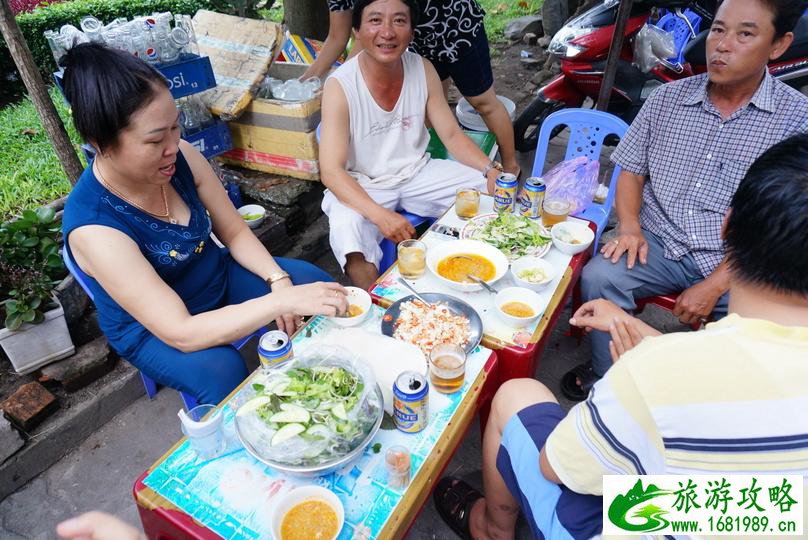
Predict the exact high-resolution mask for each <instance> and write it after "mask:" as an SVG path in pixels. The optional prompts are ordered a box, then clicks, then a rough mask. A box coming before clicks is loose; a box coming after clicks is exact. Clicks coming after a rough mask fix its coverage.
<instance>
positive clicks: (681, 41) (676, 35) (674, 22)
mask: <svg viewBox="0 0 808 540" xmlns="http://www.w3.org/2000/svg"><path fill="white" fill-rule="evenodd" d="M662 11H663V13H664V15H662V17H660V18H659V20H658V21H657V22H656V24H655V25H654V26H657V27H659V28H661V29H662V30H665V31H666V32H673V43H674V46H675V47H676V53H675V55H674V56H672V57H670V58H668V59H667V60H668V62H670V63H671V64H673V65H674V67H676V68H678V70H680V71H681V69H682V64H683V62H684V55H685V45H687V43H688V42H689V41H690V40H691V39H693V38H695V37H696V35H697V34H698V33H699V30H700V28H701V17H700V16H699V15H697V14H696V13H694V12H693V11H691V10H689V9H685V10H684V11H682V15H684V17H685V18H686V19H687V21H688V22H689V23H690V26H688V24H687V23H686V22H685V21H684V20H682V18H681V17H679V16H678V15H676V13H674V12H672V11H667V10H662ZM691 27H692V32H691Z"/></svg>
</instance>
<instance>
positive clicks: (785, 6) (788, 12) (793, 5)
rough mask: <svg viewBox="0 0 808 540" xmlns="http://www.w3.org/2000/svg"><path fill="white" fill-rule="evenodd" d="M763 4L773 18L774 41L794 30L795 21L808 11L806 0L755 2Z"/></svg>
mask: <svg viewBox="0 0 808 540" xmlns="http://www.w3.org/2000/svg"><path fill="white" fill-rule="evenodd" d="M757 1H758V2H760V3H761V4H763V5H764V6H765V7H766V8H767V9H768V10H769V11H771V12H772V14H773V15H774V17H773V18H772V23H773V24H774V39H779V38H781V37H783V36H784V35H786V34H787V33H788V32H791V31H793V30H794V27H795V26H797V21H799V20H800V17H802V14H803V13H805V10H806V9H808V0H757Z"/></svg>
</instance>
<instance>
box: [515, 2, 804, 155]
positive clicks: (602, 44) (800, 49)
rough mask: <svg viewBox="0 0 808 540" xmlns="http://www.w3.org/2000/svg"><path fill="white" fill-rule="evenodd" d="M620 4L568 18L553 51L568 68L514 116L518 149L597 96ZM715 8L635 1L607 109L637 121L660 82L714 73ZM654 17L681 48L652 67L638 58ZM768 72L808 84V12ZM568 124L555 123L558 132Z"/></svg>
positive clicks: (552, 44)
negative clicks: (709, 44)
mask: <svg viewBox="0 0 808 540" xmlns="http://www.w3.org/2000/svg"><path fill="white" fill-rule="evenodd" d="M619 4H620V0H603V2H601V3H598V4H597V5H595V6H594V7H592V8H591V9H589V10H587V11H585V12H584V13H582V14H581V15H579V16H578V17H575V18H573V19H571V20H569V21H568V22H567V23H566V24H565V25H564V27H563V28H561V30H559V31H558V32H557V33H556V34H555V36H553V39H552V40H551V41H550V45H549V47H548V51H549V52H550V53H551V54H553V55H555V56H556V57H558V58H560V59H561V72H560V73H559V75H557V76H556V77H555V78H554V79H553V80H551V81H550V82H549V83H547V84H546V85H544V86H543V87H542V88H540V89H539V90H538V91H537V93H536V97H535V99H534V100H533V101H532V102H531V103H530V104H529V105H528V106H527V107H526V108H525V110H524V111H523V112H522V113H521V114H520V115H519V116H518V117H517V119H516V121H515V122H514V135H515V142H516V149H517V150H520V151H522V152H529V151H532V150H534V149H535V148H536V145H537V143H538V136H539V131H540V129H541V124H542V122H543V121H544V119H545V118H547V116H549V115H550V114H552V113H553V112H555V111H558V110H561V109H563V108H567V107H581V106H582V105H583V104H584V102H585V101H586V99H587V98H591V99H592V100H593V101H595V100H597V96H598V92H599V91H600V86H601V83H602V81H603V73H604V70H605V67H606V59H607V56H608V53H609V45H610V43H611V38H612V34H613V32H614V24H615V21H616V20H617V8H618V6H619ZM715 10H716V2H715V0H637V1H635V3H634V5H633V6H632V9H631V12H630V14H629V19H628V23H627V25H626V30H625V38H624V40H623V47H622V49H621V51H620V58H619V61H618V64H617V73H616V75H615V81H614V85H613V87H612V91H611V98H610V101H609V106H608V109H607V111H608V112H610V113H612V114H614V115H616V116H618V117H620V118H621V119H623V120H624V121H625V122H626V123H629V124H630V123H631V121H632V120H633V119H634V117H635V116H636V115H637V113H638V112H639V110H640V108H641V107H642V104H643V103H644V102H645V100H646V98H647V97H648V96H649V95H650V94H651V93H652V92H653V91H654V90H655V89H656V88H657V87H658V86H660V85H662V84H665V83H668V82H671V81H675V80H678V79H682V78H685V77H690V76H692V75H696V74H699V73H703V72H705V71H707V61H706V54H705V41H706V39H707V34H708V32H709V26H710V24H711V23H712V19H713V15H714V13H715ZM660 15H661V16H660ZM649 23H652V24H654V25H655V26H657V27H658V28H660V29H662V30H663V31H666V32H668V31H669V32H670V35H671V37H672V39H673V42H674V43H673V45H674V50H673V51H672V52H673V55H672V56H670V57H664V56H658V57H657V58H655V59H654V60H655V61H654V62H652V64H653V65H652V67H650V69H649V68H645V69H640V67H639V66H638V64H640V65H642V64H643V62H642V60H648V59H647V58H645V59H642V58H640V59H638V58H637V57H636V55H635V49H636V48H637V45H638V43H637V39H638V37H640V38H642V37H643V34H642V33H641V31H642V30H643V28H644V27H645V26H646V24H649ZM669 52H671V51H669ZM638 60H640V61H639V62H638ZM769 71H770V72H771V74H772V75H774V76H775V77H777V78H778V79H780V80H782V81H783V82H785V83H787V84H789V85H790V86H793V87H794V88H797V89H800V90H802V91H803V92H806V90H808V12H806V14H804V15H803V16H802V18H801V19H800V20H799V22H798V24H797V26H796V28H795V29H794V42H793V43H792V45H791V47H789V49H788V50H787V51H786V52H785V53H784V54H783V55H782V56H781V57H780V58H778V59H777V60H775V61H773V62H770V63H769ZM561 129H562V128H561V127H559V128H556V130H554V131H553V133H552V134H551V137H554V136H555V135H557V134H558V133H559V132H560V131H561ZM614 142H615V141H607V144H608V143H612V144H613V143H614Z"/></svg>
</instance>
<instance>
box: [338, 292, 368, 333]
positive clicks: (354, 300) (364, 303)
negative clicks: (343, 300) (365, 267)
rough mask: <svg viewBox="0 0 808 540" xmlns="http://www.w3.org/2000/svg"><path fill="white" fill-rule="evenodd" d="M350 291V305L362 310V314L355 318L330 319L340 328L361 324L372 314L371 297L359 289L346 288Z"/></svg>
mask: <svg viewBox="0 0 808 540" xmlns="http://www.w3.org/2000/svg"><path fill="white" fill-rule="evenodd" d="M345 289H346V290H347V291H348V303H349V304H354V305H355V306H358V307H359V308H361V309H362V313H360V314H359V315H357V316H355V317H330V318H329V320H331V322H333V323H334V324H336V325H338V326H356V325H358V324H361V323H362V321H364V320H365V318H367V316H368V313H370V304H371V300H370V295H369V294H368V293H367V291H364V290H362V289H360V288H359V287H345Z"/></svg>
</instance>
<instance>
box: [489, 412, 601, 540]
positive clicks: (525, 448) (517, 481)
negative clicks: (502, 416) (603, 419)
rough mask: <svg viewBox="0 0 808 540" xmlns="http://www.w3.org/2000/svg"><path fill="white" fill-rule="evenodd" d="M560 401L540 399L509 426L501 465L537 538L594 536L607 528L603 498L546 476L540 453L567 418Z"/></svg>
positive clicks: (503, 435)
mask: <svg viewBox="0 0 808 540" xmlns="http://www.w3.org/2000/svg"><path fill="white" fill-rule="evenodd" d="M564 416H565V413H564V411H563V410H562V409H561V407H560V406H559V405H558V403H538V404H536V405H531V406H530V407H526V408H524V409H522V410H521V411H519V412H518V413H517V414H516V415H514V416H513V418H511V419H510V420H509V421H508V423H507V424H506V425H505V429H504V430H503V432H502V441H501V443H500V447H499V452H498V454H497V470H499V473H500V475H502V479H503V480H504V481H505V485H507V486H508V490H509V491H510V492H511V495H513V497H514V499H516V500H517V501H519V505H520V506H521V507H522V512H523V513H524V514H525V518H526V519H527V522H528V524H529V525H530V529H531V531H532V532H533V538H548V539H550V538H553V539H556V538H558V539H567V538H575V539H578V538H582V539H584V538H586V539H588V538H593V537H595V536H597V535H599V534H600V533H601V530H602V529H603V510H602V508H603V499H602V497H598V496H595V495H582V494H580V493H576V492H574V491H572V490H570V489H568V488H566V487H565V486H561V485H558V484H555V483H553V482H550V481H549V480H547V479H545V478H544V476H543V475H542V473H541V469H540V468H539V454H540V452H541V449H542V448H543V447H544V443H545V442H546V441H547V437H549V436H550V433H551V432H552V431H553V429H554V428H555V427H556V426H557V425H558V423H559V422H560V421H561V420H562V419H563V418H564Z"/></svg>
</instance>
